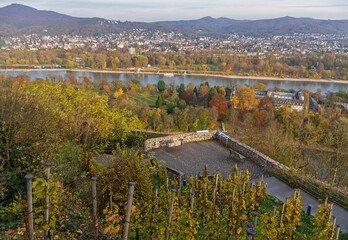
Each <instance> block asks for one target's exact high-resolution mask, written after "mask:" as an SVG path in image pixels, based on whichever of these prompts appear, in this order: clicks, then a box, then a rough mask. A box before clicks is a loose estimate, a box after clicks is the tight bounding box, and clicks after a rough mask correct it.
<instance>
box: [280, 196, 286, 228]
mask: <svg viewBox="0 0 348 240" xmlns="http://www.w3.org/2000/svg"><path fill="white" fill-rule="evenodd" d="M285 204H286V199H285V202H284V204H283V208H282V214H281V216H280V223H279V226H280V225H281V224H282V222H283V217H284V210H285Z"/></svg>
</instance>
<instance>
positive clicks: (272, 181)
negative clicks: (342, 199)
mask: <svg viewBox="0 0 348 240" xmlns="http://www.w3.org/2000/svg"><path fill="white" fill-rule="evenodd" d="M264 181H265V182H266V183H267V193H268V194H270V195H273V196H274V197H276V198H278V199H279V200H281V201H284V200H285V198H288V197H290V196H291V195H292V194H293V193H294V191H295V189H293V188H291V187H290V186H289V185H287V184H285V183H284V182H282V181H280V180H278V179H277V178H275V177H268V178H265V179H264ZM300 194H301V197H302V200H303V201H302V203H303V208H302V209H303V211H305V212H307V207H308V205H309V204H312V205H313V208H312V214H314V213H316V212H317V211H318V205H319V204H321V202H319V201H318V200H316V199H315V198H314V197H312V196H311V195H309V194H308V193H306V192H304V191H301V192H300ZM332 215H333V216H335V217H336V222H337V225H339V226H340V227H341V230H342V232H344V233H348V211H347V210H345V209H344V208H342V207H340V206H338V205H335V204H334V207H333V214H332Z"/></svg>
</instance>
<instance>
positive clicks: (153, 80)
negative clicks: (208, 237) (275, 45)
mask: <svg viewBox="0 0 348 240" xmlns="http://www.w3.org/2000/svg"><path fill="white" fill-rule="evenodd" d="M0 73H2V74H4V75H5V76H9V75H12V76H17V75H20V74H25V75H27V76H29V77H30V79H32V80H33V79H36V78H43V79H45V77H46V76H47V75H57V76H61V77H64V76H65V75H66V74H74V75H75V76H76V78H77V79H81V78H80V77H81V76H83V75H86V76H88V77H89V78H90V79H91V80H92V81H98V80H99V79H100V78H103V79H105V80H107V81H109V82H111V81H112V80H114V79H119V80H122V81H128V80H131V79H133V78H136V79H139V80H140V81H141V82H142V84H143V85H146V84H148V83H149V84H157V82H158V80H164V81H165V83H166V84H174V85H175V86H178V85H180V84H181V83H184V84H185V85H188V84H189V83H190V82H192V83H193V84H194V85H195V86H199V85H200V84H201V83H204V82H206V81H208V82H209V83H210V85H212V86H214V85H220V86H224V87H227V86H236V85H237V84H239V85H241V86H243V85H249V86H252V85H254V84H256V83H258V82H259V83H263V84H265V85H266V86H267V88H274V87H279V88H281V89H291V88H294V89H296V90H297V89H299V88H306V89H308V90H310V91H311V92H316V91H317V90H318V88H321V90H322V93H323V94H325V93H327V92H338V91H340V90H344V91H348V84H344V83H337V82H332V83H329V82H314V81H289V80H286V79H284V80H258V79H257V80H256V79H231V78H226V77H216V76H197V75H185V76H183V75H175V76H173V77H168V76H164V75H163V74H142V73H116V72H115V73H114V72H94V71H91V72H89V71H69V70H53V71H40V70H33V71H30V70H13V71H8V70H7V71H2V70H0Z"/></svg>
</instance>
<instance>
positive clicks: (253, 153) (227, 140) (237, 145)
mask: <svg viewBox="0 0 348 240" xmlns="http://www.w3.org/2000/svg"><path fill="white" fill-rule="evenodd" d="M216 138H217V139H218V140H219V141H220V142H221V143H222V144H224V145H225V146H226V147H229V148H232V149H233V150H235V151H237V152H239V153H240V154H242V155H243V156H246V157H248V158H250V159H252V160H253V161H255V162H256V163H257V164H259V165H261V166H264V165H265V164H266V165H267V167H278V168H282V169H289V168H288V167H287V166H285V165H283V164H281V163H279V162H277V161H275V160H273V159H272V158H270V157H268V156H266V155H265V154H263V153H261V152H259V151H257V150H255V149H253V148H252V147H249V146H248V145H246V144H244V143H241V142H240V141H238V140H237V139H234V138H232V137H230V136H227V137H226V135H224V136H221V135H219V133H217V134H216Z"/></svg>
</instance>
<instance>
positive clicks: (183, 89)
mask: <svg viewBox="0 0 348 240" xmlns="http://www.w3.org/2000/svg"><path fill="white" fill-rule="evenodd" d="M185 90H186V89H185V84H183V83H181V84H180V87H179V89H178V93H179V95H180V94H181V93H183V92H185Z"/></svg>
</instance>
